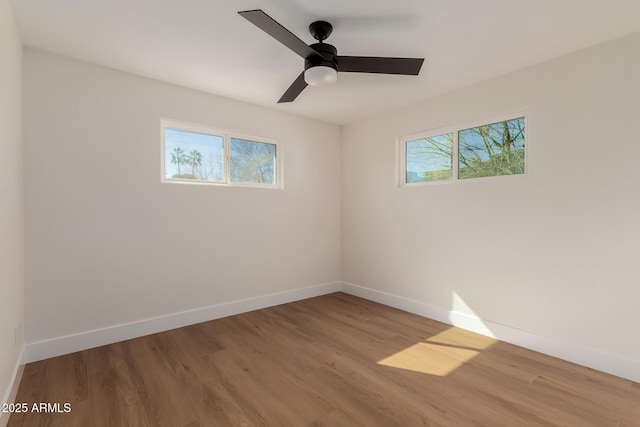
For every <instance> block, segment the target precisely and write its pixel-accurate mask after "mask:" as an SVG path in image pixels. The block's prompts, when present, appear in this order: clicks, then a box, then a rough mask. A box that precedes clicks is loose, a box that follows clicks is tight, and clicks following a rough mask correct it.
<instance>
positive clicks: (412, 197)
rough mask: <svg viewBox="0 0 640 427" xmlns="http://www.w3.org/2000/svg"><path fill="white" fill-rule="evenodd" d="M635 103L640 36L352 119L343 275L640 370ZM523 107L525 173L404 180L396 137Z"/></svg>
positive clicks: (346, 147) (639, 147) (347, 141)
mask: <svg viewBox="0 0 640 427" xmlns="http://www.w3.org/2000/svg"><path fill="white" fill-rule="evenodd" d="M469 66H473V64H469ZM426 72H428V67H427V69H426ZM639 99H640V34H636V35H633V36H631V37H627V38H624V39H620V40H617V41H614V42H611V43H608V44H605V45H601V46H598V47H595V48H591V49H589V50H585V51H582V52H578V53H575V54H572V55H570V56H566V57H563V58H559V59H557V60H554V61H551V62H548V63H544V64H541V65H538V66H534V67H531V68H528V69H525V70H522V71H518V72H515V73H512V74H509V75H506V76H502V77H499V78H496V79H493V80H490V81H487V82H485V83H482V84H478V85H475V86H472V87H468V88H465V89H462V90H459V91H456V92H453V93H450V94H446V95H444V96H441V97H438V98H436V99H432V100H429V101H427V102H423V103H420V104H418V105H414V106H412V107H410V108H406V109H403V110H401V111H396V112H393V113H392V114H388V115H384V116H379V117H373V118H370V119H368V120H366V121H362V122H359V123H355V124H352V125H349V126H346V127H345V128H344V129H343V160H342V161H343V176H342V177H343V193H342V204H343V223H342V229H343V239H342V253H343V260H342V262H343V280H344V281H346V282H349V283H353V284H355V285H359V286H363V287H366V288H369V289H372V290H374V291H380V292H384V293H388V294H392V295H394V296H400V297H402V298H406V299H409V300H412V301H416V302H419V303H422V304H426V305H429V306H432V307H436V308H438V309H441V310H446V311H454V312H463V313H467V314H469V315H474V316H477V317H479V318H481V319H484V320H485V321H488V322H492V323H493V324H501V325H506V326H508V327H510V328H513V329H516V330H521V331H526V332H529V333H532V334H536V335H542V336H544V337H550V338H552V339H554V340H556V341H557V342H562V343H569V344H571V345H575V346H576V348H588V349H593V350H594V351H596V352H597V351H601V352H606V353H609V354H612V355H614V356H615V357H616V358H619V360H630V361H635V362H633V363H635V364H636V366H637V364H639V363H640V341H639V340H637V339H634V337H635V335H636V332H637V330H638V329H639V328H640V310H638V301H639V300H640V286H639V284H640V262H639V261H638V260H639V256H640V251H639V249H638V241H639V240H640V221H639V220H638V219H639V218H640V199H639V194H640V173H639V168H638V162H639V161H640V131H639V130H638V123H639V121H638V120H639V118H640V103H639V102H638V100H639ZM522 109H525V110H526V111H527V112H528V117H529V120H528V132H529V134H528V141H527V144H528V146H527V155H528V161H529V163H528V166H529V172H528V174H527V175H526V176H515V177H505V178H496V179H491V178H490V179H481V180H475V181H468V182H456V183H451V184H439V185H429V186H422V187H412V188H399V187H398V186H397V185H396V180H395V178H396V166H397V165H396V146H395V139H396V137H398V136H402V135H407V134H412V133H415V132H418V131H421V130H427V129H433V128H438V127H441V126H446V125H451V124H455V123H460V124H466V123H472V122H477V121H482V120H485V119H488V120H491V119H493V118H495V117H496V116H500V115H504V114H508V113H511V112H516V111H520V110H522ZM635 375H636V376H637V372H636V374H635Z"/></svg>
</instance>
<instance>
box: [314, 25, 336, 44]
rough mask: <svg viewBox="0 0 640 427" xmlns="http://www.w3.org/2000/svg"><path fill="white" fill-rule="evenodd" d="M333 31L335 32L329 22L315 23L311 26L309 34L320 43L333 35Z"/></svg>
mask: <svg viewBox="0 0 640 427" xmlns="http://www.w3.org/2000/svg"><path fill="white" fill-rule="evenodd" d="M331 31H333V26H332V25H331V24H329V23H328V22H327V21H315V22H312V23H311V25H309V32H310V33H311V35H312V36H313V38H314V39H316V40H318V41H319V42H320V43H322V41H323V40H326V39H327V38H328V37H329V36H330V35H331Z"/></svg>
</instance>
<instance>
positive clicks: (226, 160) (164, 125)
mask: <svg viewBox="0 0 640 427" xmlns="http://www.w3.org/2000/svg"><path fill="white" fill-rule="evenodd" d="M165 129H175V130H180V131H184V132H192V133H199V134H205V135H211V136H218V137H221V138H222V139H223V145H222V159H223V166H222V181H205V180H193V179H184V178H167V177H166V156H167V153H166V143H165ZM232 138H233V139H241V140H244V141H250V142H257V143H262V144H270V145H274V146H275V151H276V153H275V162H274V165H273V166H274V169H275V170H274V174H273V177H274V181H275V182H274V183H260V182H238V181H233V180H232V179H231V139H232ZM160 140H161V144H160V182H161V183H163V184H187V185H209V186H211V185H212V186H218V187H244V188H269V189H282V188H283V173H282V159H283V155H282V143H280V141H278V140H276V139H275V138H266V137H262V136H255V135H250V134H247V133H244V132H236V131H233V130H228V129H221V128H216V127H213V126H207V125H201V124H197V123H188V122H182V121H177V120H172V119H160Z"/></svg>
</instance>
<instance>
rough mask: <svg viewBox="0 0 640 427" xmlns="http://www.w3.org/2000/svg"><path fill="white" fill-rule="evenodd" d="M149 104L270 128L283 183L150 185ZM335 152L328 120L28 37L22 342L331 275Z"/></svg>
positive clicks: (266, 133)
mask: <svg viewBox="0 0 640 427" xmlns="http://www.w3.org/2000/svg"><path fill="white" fill-rule="evenodd" d="M211 78H215V76H211ZM160 118H169V119H175V120H183V121H187V122H193V123H201V124H206V125H211V126H215V127H220V128H226V129H232V130H237V131H241V132H243V133H246V134H249V135H256V136H263V137H268V138H275V139H277V140H278V141H279V142H280V143H281V144H282V147H281V149H282V152H283V154H284V175H285V176H284V189H283V190H269V189H248V188H225V187H216V186H191V185H176V184H161V183H160V169H159V168H160V155H161V153H160ZM340 154H341V153H340V129H339V128H338V127H337V126H333V125H328V124H323V123H319V122H314V121H312V120H308V119H303V118H299V117H295V116H291V115H286V114H283V113H279V112H275V111H273V110H268V109H265V108H260V107H256V106H251V105H248V104H243V103H240V102H236V101H232V100H229V99H224V98H220V97H216V96H212V95H206V94H203V93H199V92H196V91H192V90H188V89H185V88H181V87H177V86H172V85H168V84H164V83H160V82H156V81H152V80H148V79H144V78H140V77H136V76H132V75H128V74H125V73H121V72H117V71H113V70H110V69H106V68H101V67H97V66H93V65H89V64H86V63H81V62H77V61H74V60H70V59H65V58H62V57H59V56H55V55H51V54H47V53H43V52H40V51H34V50H27V51H26V53H25V159H26V160H25V229H26V233H25V245H26V248H25V253H26V285H27V291H26V305H27V308H28V309H27V317H26V331H27V342H29V343H32V342H36V341H41V340H46V339H50V338H56V337H60V336H63V335H67V334H74V333H78V332H83V331H88V330H92V329H96V328H103V327H109V326H113V325H118V324H121V323H126V322H134V321H137V320H141V319H146V318H150V317H154V316H163V315H167V314H172V313H176V312H180V311H183V310H189V309H196V308H200V307H205V306H209V305H214V304H220V303H225V302H229V301H234V300H239V299H243V298H249V297H255V296H260V295H265V294H270V293H275V292H284V291H289V290H293V289H298V288H303V287H307V286H313V285H319V284H323V283H327V282H333V281H338V280H340V267H341V265H340V170H341V169H340Z"/></svg>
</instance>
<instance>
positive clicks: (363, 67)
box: [337, 56, 424, 76]
mask: <svg viewBox="0 0 640 427" xmlns="http://www.w3.org/2000/svg"><path fill="white" fill-rule="evenodd" d="M337 60H338V71H343V72H348V73H381V74H406V75H410V76H417V75H418V73H419V72H420V68H422V63H423V62H424V58H380V57H375V56H338V57H337Z"/></svg>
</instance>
